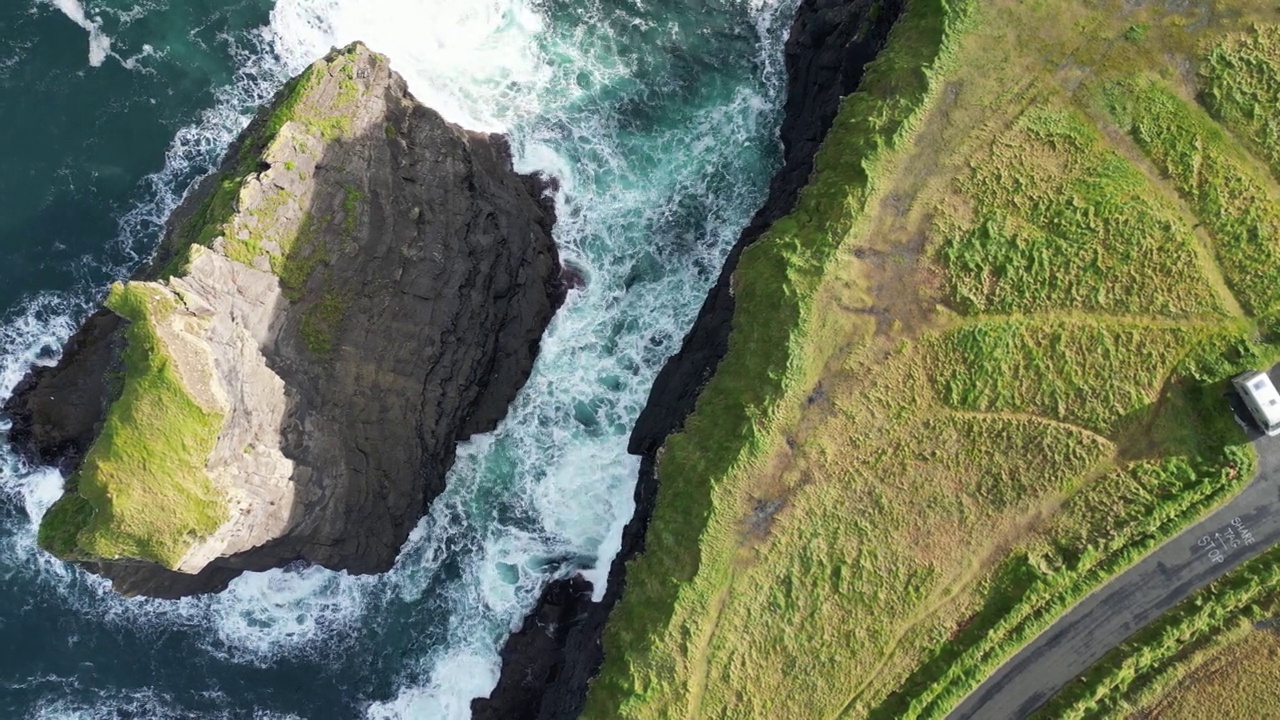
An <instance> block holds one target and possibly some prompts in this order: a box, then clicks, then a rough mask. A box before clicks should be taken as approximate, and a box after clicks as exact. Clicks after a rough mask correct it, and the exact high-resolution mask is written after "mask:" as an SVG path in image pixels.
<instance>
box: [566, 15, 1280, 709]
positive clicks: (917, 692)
mask: <svg viewBox="0 0 1280 720" xmlns="http://www.w3.org/2000/svg"><path fill="white" fill-rule="evenodd" d="M1229 5H1231V7H1230V10H1229V11H1223V12H1220V13H1214V14H1212V15H1211V16H1210V17H1209V18H1208V19H1207V20H1206V19H1203V18H1200V16H1199V15H1197V13H1198V12H1199V9H1198V8H1197V7H1186V8H1181V9H1177V8H1175V9H1170V8H1168V7H1164V6H1161V7H1154V6H1139V7H1137V8H1134V7H1132V6H1130V5H1122V4H1121V3H1114V4H1112V3H1103V4H1102V5H1100V6H1082V5H1080V4H1068V3H1061V2H1053V1H1050V0H1045V1H1044V2H1037V3H1017V2H1012V0H1010V1H1008V2H996V1H989V2H977V1H975V2H972V3H969V2H960V3H952V2H944V1H942V0H915V1H913V2H910V3H909V4H908V9H907V13H906V15H905V16H904V17H903V19H902V20H901V21H899V24H898V25H897V27H895V29H894V32H893V34H892V35H891V38H890V45H889V48H888V49H887V50H886V51H885V53H884V54H882V56H881V57H880V58H879V59H878V60H877V61H876V62H875V63H874V64H873V65H872V66H871V68H870V69H869V72H868V74H867V76H866V78H865V80H864V82H863V85H862V86H861V87H860V89H859V91H858V92H857V93H855V94H854V95H852V96H851V97H850V98H849V99H848V100H846V102H845V104H844V106H843V108H842V110H841V113H840V116H839V118H838V119H837V121H836V123H835V126H834V128H833V130H832V132H831V135H830V136H829V137H828V139H827V141H826V142H825V144H824V146H823V149H822V151H821V153H820V154H819V157H818V162H817V171H816V173H815V176H814V178H813V180H812V184H811V186H810V187H809V188H808V189H807V191H806V192H805V194H804V195H803V196H802V199H801V203H800V205H799V207H798V208H797V210H796V212H795V213H793V214H792V215H791V216H790V217H788V218H786V219H784V220H783V221H780V222H779V223H777V224H776V225H775V226H774V227H773V228H772V229H771V230H770V232H769V233H768V234H767V235H766V236H765V238H763V239H762V240H761V241H759V242H758V243H757V244H756V245H754V246H752V247H751V248H749V249H748V250H747V251H746V252H745V253H744V254H743V256H742V262H741V264H740V266H739V268H738V270H737V272H736V274H735V278H734V292H735V301H736V312H735V316H734V323H733V330H732V334H731V336H730V341H729V353H728V355H727V356H726V357H725V359H724V361H723V362H722V363H721V365H720V366H719V368H718V369H717V371H716V373H715V375H714V377H713V378H712V380H711V381H710V382H709V384H708V385H707V387H706V388H705V390H704V391H703V393H702V395H701V396H700V398H699V401H698V404H697V408H696V410H695V412H694V414H693V415H692V416H691V417H690V418H689V420H688V422H687V424H686V426H685V428H684V430H683V432H681V433H679V434H677V435H674V436H672V437H671V438H669V440H668V442H667V443H666V445H665V447H664V448H663V449H662V451H661V452H660V454H659V458H658V476H659V481H660V484H659V494H658V500H657V505H656V508H655V514H654V519H653V522H652V524H651V525H650V528H649V534H648V536H647V541H646V552H645V553H644V554H643V555H642V556H640V557H639V558H637V559H636V560H634V561H632V562H631V564H630V565H629V568H628V577H627V588H626V591H625V593H624V596H623V599H622V601H621V602H620V604H619V605H618V607H617V609H615V611H614V615H613V616H612V617H611V618H610V622H609V626H608V628H607V630H606V636H605V664H604V667H603V668H602V670H601V673H600V675H599V676H598V677H597V678H596V679H595V681H594V682H593V685H592V689H591V693H590V695H589V697H588V705H587V713H586V717H590V718H602V719H603V718H655V719H656V718H702V717H708V718H779V717H787V718H790V717H796V718H801V717H804V718H809V717H849V718H857V717H874V718H884V719H885V720H890V719H892V720H898V719H899V718H939V717H943V716H944V715H945V714H946V713H947V711H948V710H950V709H951V708H952V707H954V705H955V704H956V703H957V702H958V701H959V700H960V699H961V698H963V696H964V695H965V694H966V693H967V692H968V691H969V690H970V689H971V688H973V687H975V686H976V685H977V684H978V683H979V682H981V680H982V679H983V678H984V677H985V676H986V675H987V674H988V673H989V672H990V671H991V670H993V669H994V668H995V667H997V666H998V665H999V664H1000V663H1001V662H1003V660H1004V659H1006V658H1007V657H1009V656H1010V655H1012V654H1013V653H1014V652H1016V651H1017V650H1018V648H1020V647H1021V646H1022V645H1023V644H1025V643H1026V642H1028V641H1029V640H1030V639H1032V638H1033V637H1035V635H1036V634H1037V633H1039V632H1040V631H1041V630H1043V629H1044V628H1045V627H1047V626H1048V625H1049V624H1050V623H1051V622H1052V621H1053V620H1054V619H1055V618H1056V617H1057V616H1058V615H1060V614H1061V613H1062V612H1063V611H1064V610H1065V609H1067V608H1068V607H1070V605H1072V604H1073V603H1074V602H1076V601H1077V600H1078V599H1080V598H1081V597H1083V596H1084V595H1085V594H1087V593H1088V592H1090V591H1091V590H1092V589H1093V588H1095V587H1097V586H1098V585H1099V584H1100V583H1102V582H1105V580H1106V579H1107V578H1109V577H1111V576H1112V575H1114V574H1115V573H1117V572H1119V571H1121V570H1123V569H1124V568H1125V567H1127V566H1128V565H1130V564H1132V563H1133V562H1134V561H1135V560H1137V559H1138V558H1140V557H1142V555H1143V554H1145V553H1146V552H1148V551H1150V550H1151V549H1152V548H1154V547H1155V546H1157V545H1158V544H1159V543H1160V542H1162V541H1163V540H1165V539H1167V538H1168V537H1170V536H1171V535H1173V534H1175V533H1176V532H1178V531H1179V530H1180V529H1181V528H1182V527H1185V526H1186V525H1187V524H1188V523H1190V522H1192V521H1193V520H1195V519H1196V518H1198V517H1199V516H1201V515H1203V514H1204V513H1205V512H1206V511H1208V510H1210V509H1211V508H1213V507H1214V506H1216V505H1217V504H1220V503H1221V502H1222V501H1224V500H1225V499H1227V498H1228V497H1230V496H1231V495H1232V494H1234V493H1235V492H1236V491H1237V490H1238V489H1239V488H1240V487H1242V485H1243V484H1244V483H1245V482H1246V481H1247V480H1248V479H1250V477H1251V476H1252V474H1253V472H1254V466H1255V458H1254V455H1253V452H1252V449H1251V448H1250V447H1249V446H1248V444H1247V442H1246V439H1245V437H1244V435H1243V433H1241V432H1240V431H1239V429H1238V427H1237V426H1236V425H1235V423H1234V420H1233V419H1232V417H1231V415H1230V412H1229V410H1228V409H1227V407H1226V405H1225V403H1224V402H1223V400H1222V393H1223V392H1225V390H1226V381H1227V379H1228V378H1229V377H1231V375H1233V374H1234V373H1236V372H1239V371H1240V370H1243V369H1245V368H1247V367H1256V366H1263V365H1266V364H1269V363H1271V362H1274V360H1275V359H1276V358H1277V357H1280V347H1277V345H1275V344H1273V342H1272V333H1271V329H1272V325H1273V321H1272V318H1273V317H1275V315H1274V313H1275V311H1276V309H1277V299H1280V282H1271V281H1270V279H1269V277H1268V268H1269V267H1276V264H1274V263H1272V262H1271V257H1272V255H1273V253H1275V252H1280V238H1274V237H1273V236H1272V235H1271V234H1270V233H1271V229H1270V228H1271V227H1272V223H1273V222H1274V219H1273V213H1274V210H1273V208H1274V207H1276V205H1275V204H1274V203H1273V202H1271V198H1272V193H1273V186H1274V184H1275V183H1274V181H1273V180H1272V179H1271V178H1270V176H1269V173H1268V171H1267V161H1266V158H1265V156H1264V157H1262V159H1259V157H1260V156H1259V155H1258V154H1257V153H1258V152H1259V150H1258V149H1259V148H1262V147H1264V146H1265V142H1267V137H1268V136H1267V135H1266V133H1267V132H1269V131H1268V130H1267V129H1266V128H1268V127H1269V126H1267V125H1265V124H1263V125H1262V129H1261V130H1257V131H1256V132H1255V133H1254V134H1256V135H1257V138H1256V139H1255V138H1253V137H1252V136H1250V137H1249V138H1247V139H1241V140H1237V139H1236V136H1235V135H1232V134H1231V130H1228V129H1224V125H1220V124H1219V119H1215V117H1214V116H1212V115H1211V114H1210V113H1209V112H1207V111H1206V110H1205V109H1204V108H1203V107H1201V106H1200V105H1198V103H1197V102H1196V101H1195V100H1193V99H1192V98H1194V97H1195V94H1196V92H1197V91H1198V87H1197V86H1194V85H1191V84H1189V83H1194V82H1197V81H1199V80H1197V78H1201V79H1202V78H1203V77H1204V75H1203V74H1204V73H1208V72H1211V71H1210V70H1207V69H1205V68H1208V67H1209V66H1210V64H1211V63H1210V61H1209V60H1205V58H1209V57H1211V56H1212V53H1214V52H1220V49H1215V48H1221V47H1223V46H1224V45H1223V43H1228V44H1229V43H1230V42H1238V40H1237V41H1232V40H1230V39H1231V38H1240V37H1247V36H1248V33H1251V32H1252V33H1260V34H1265V33H1266V32H1267V31H1265V30H1259V29H1254V23H1255V22H1257V21H1258V20H1259V19H1260V18H1265V17H1270V15H1271V14H1273V13H1274V10H1273V9H1272V8H1270V7H1263V6H1254V5H1250V4H1248V3H1229ZM1135 28H1138V30H1135ZM1242 34H1243V35H1242ZM1231 47H1234V46H1231ZM1250 47H1252V46H1250ZM1251 51H1252V50H1251ZM1202 60H1203V63H1204V64H1203V66H1202V67H1200V74H1198V73H1197V66H1198V64H1199V63H1201V61H1202ZM1214 62H1217V61H1214ZM1253 66H1254V65H1250V67H1253ZM922 69H923V70H922ZM1227 72H1228V74H1229V73H1230V71H1227ZM1268 72H1269V71H1268ZM1263 75H1265V73H1263ZM1260 77H1261V76H1260ZM1269 82H1270V80H1268V79H1266V78H1262V79H1255V80H1254V81H1252V84H1251V85H1250V87H1253V88H1258V89H1257V90H1256V93H1257V97H1259V98H1262V99H1263V100H1265V98H1267V97H1270V96H1268V95H1267V94H1266V93H1267V92H1269V90H1267V88H1269V87H1271V86H1270V85H1269V84H1268V83H1269ZM1238 94H1239V93H1236V92H1234V91H1233V92H1230V93H1227V95H1229V96H1230V97H1231V98H1236V97H1237V96H1238ZM1233 101H1234V100H1233ZM1261 101H1262V100H1260V101H1259V102H1261ZM1206 102H1207V101H1206ZM1210 110H1211V111H1212V108H1210ZM1244 117H1248V118H1252V117H1254V115H1250V114H1248V113H1245V115H1244ZM1221 122H1222V123H1224V124H1225V123H1226V122H1227V121H1226V120H1221ZM1237 126H1238V127H1239V128H1244V127H1245V125H1244V123H1243V122H1242V121H1236V123H1235V125H1233V126H1232V128H1233V129H1235V130H1234V131H1235V132H1241V130H1240V129H1236V128H1237ZM1241 135H1242V137H1243V133H1241ZM1273 240H1274V241H1273Z"/></svg>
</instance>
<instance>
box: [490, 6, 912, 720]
mask: <svg viewBox="0 0 1280 720" xmlns="http://www.w3.org/2000/svg"><path fill="white" fill-rule="evenodd" d="M903 6H904V3H903V2H902V0H883V1H877V0H803V2H802V3H801V4H800V6H799V8H798V9H797V11H796V17H795V19H794V21H793V24H792V27H791V35H790V37H789V38H788V41H787V46H786V64H787V72H788V89H787V99H786V105H785V118H784V120H783V123H782V130H781V137H782V142H783V146H784V165H783V167H782V169H781V170H779V171H778V173H777V174H776V175H775V176H774V178H773V181H772V183H771V185H770V190H769V196H768V198H767V199H766V201H765V204H764V206H762V207H761V208H760V210H759V211H758V212H757V213H756V215H755V217H754V218H753V219H752V221H751V223H750V224H749V225H748V227H747V228H746V229H745V230H743V232H742V235H741V236H740V237H739V239H738V241H737V243H736V244H735V245H734V247H733V249H732V250H731V251H730V253H729V256H728V258H727V260H726V261H725V265H724V268H723V269H722V271H721V274H720V277H719V279H718V281H717V282H716V285H715V286H714V287H713V288H712V289H711V291H710V293H709V294H708V296H707V299H706V301H705V302H704V303H703V306H702V309H701V310H700V311H699V313H698V317H697V319H696V320H695V321H694V325H693V328H692V329H691V330H690V331H689V334H688V335H687V336H686V337H685V340H684V344H683V346H682V347H681V349H680V351H679V352H678V353H677V354H676V355H675V356H674V357H672V358H671V360H670V361H668V363H667V364H666V365H665V366H664V367H663V369H662V372H661V373H660V374H659V375H658V378H657V380H656V381H655V383H654V386H653V389H652V390H651V391H650V394H649V400H648V403H647V404H646V406H645V409H644V411H643V412H642V413H641V415H640V418H639V420H638V421H637V423H636V427H635V429H634V430H633V432H632V435H631V442H630V447H629V450H630V452H632V453H633V454H637V455H641V456H642V460H641V467H640V477H639V479H638V482H637V484H636V491H635V499H636V514H635V516H634V517H633V518H632V519H631V521H630V522H629V523H628V524H627V526H626V528H625V530H624V531H623V536H622V550H621V552H620V553H619V554H618V556H617V558H615V560H614V562H613V565H612V567H611V568H610V572H609V587H608V590H607V592H606V593H605V596H604V598H603V600H602V601H601V602H599V603H593V602H591V596H590V586H589V584H587V583H585V582H584V581H582V580H581V579H580V578H570V579H568V580H562V581H558V582H554V583H552V584H551V585H549V586H548V588H547V589H546V591H545V592H544V593H543V596H542V598H541V600H540V602H539V605H538V607H537V608H536V609H535V611H534V613H533V614H531V615H530V616H529V618H527V619H526V622H525V624H524V626H523V627H522V628H521V630H520V631H519V632H517V633H516V634H514V635H513V636H512V637H511V639H510V640H509V641H508V643H507V645H506V647H505V648H504V649H503V653H502V656H503V666H502V675H501V678H500V680H499V682H498V686H497V687H496V688H495V689H494V691H493V693H492V694H491V696H490V697H489V698H484V699H477V700H475V701H474V702H473V703H472V706H471V707H472V714H473V717H474V718H476V719H477V720H488V719H489V718H492V719H494V720H497V719H498V718H517V719H521V720H523V719H525V718H528V719H530V720H533V719H538V720H550V719H552V718H555V719H559V718H574V717H577V716H578V715H579V714H580V713H581V711H582V707H583V704H584V702H585V698H586V693H587V687H588V684H589V682H590V680H591V678H592V677H593V676H594V675H595V673H596V672H597V671H598V670H599V667H600V663H601V662H602V658H603V650H602V647H601V638H602V636H603V633H604V626H605V622H606V621H607V620H608V616H609V612H610V611H611V610H612V609H613V606H614V605H615V604H616V603H617V601H618V599H619V598H620V597H621V596H622V593H623V592H624V589H625V580H626V577H625V576H626V562H627V561H628V560H630V559H631V558H634V557H635V556H637V555H638V554H640V553H641V552H643V550H644V534H645V530H646V528H647V526H648V524H649V519H650V518H651V516H652V513H653V503H654V499H655V496H656V493H657V492H658V482H657V478H656V476H655V474H654V463H655V458H656V455H657V452H658V450H659V449H660V448H661V447H662V445H663V443H664V442H665V441H666V438H667V437H668V436H670V435H671V434H673V433H675V432H678V431H679V430H680V429H681V427H683V425H684V421H685V419H686V418H687V417H688V416H689V414H690V413H691V412H692V411H693V407H694V403H695V402H696V401H697V398H698V393H699V392H700V391H701V389H702V388H703V387H704V386H705V385H706V383H707V381H708V380H709V379H710V378H711V376H712V374H714V372H715V369H716V366H717V365H718V364H719V362H720V360H721V359H722V358H723V357H724V354H725V352H726V351H727V349H728V339H729V330H730V323H731V322H732V319H733V308H734V304H733V294H732V292H731V290H730V282H731V279H732V276H733V272H734V270H735V269H736V268H737V264H738V258H739V257H740V256H741V254H742V251H743V250H744V249H745V248H746V247H747V246H749V245H750V244H751V243H753V242H755V241H756V240H757V239H759V238H760V236H761V235H762V234H763V233H764V232H765V231H766V230H767V229H768V228H769V226H770V225H772V224H773V223H774V222H776V221H777V220H779V219H781V218H782V217H784V216H786V215H787V214H788V213H790V212H791V210H792V209H794V207H795V205H796V201H797V199H798V198H799V195H800V192H801V190H803V189H804V186H805V185H806V183H807V182H808V179H809V176H810V174H811V173H812V171H813V162H814V156H815V155H816V153H817V151H818V147H819V146H820V145H821V144H822V140H823V139H824V138H825V137H826V134H827V131H828V130H829V129H830V128H831V124H832V122H833V121H834V120H835V116H836V113H837V112H838V110H839V108H840V102H841V100H842V99H843V98H844V97H845V96H846V95H848V94H849V93H851V92H853V91H854V90H856V89H857V86H858V83H859V82H860V81H861V79H862V73H863V68H864V66H865V65H866V64H867V63H868V62H870V61H871V60H873V59H875V57H876V55H877V54H879V52H880V50H881V49H882V48H883V47H884V44H885V41H886V40H887V38H888V34H889V30H890V28H892V26H893V23H894V22H895V21H896V20H897V18H898V17H899V15H901V13H902V10H903Z"/></svg>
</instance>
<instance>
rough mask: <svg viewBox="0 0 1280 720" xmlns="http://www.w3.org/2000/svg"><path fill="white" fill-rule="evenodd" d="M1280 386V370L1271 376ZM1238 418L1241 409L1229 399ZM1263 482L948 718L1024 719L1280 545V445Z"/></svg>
mask: <svg viewBox="0 0 1280 720" xmlns="http://www.w3.org/2000/svg"><path fill="white" fill-rule="evenodd" d="M1270 374H1271V376H1272V378H1273V379H1280V365H1277V366H1276V367H1273V368H1272V369H1271V371H1270ZM1228 403H1230V405H1231V408H1232V410H1234V411H1235V412H1236V415H1237V417H1238V418H1239V417H1245V416H1246V415H1245V411H1244V408H1243V406H1242V403H1239V401H1238V400H1237V399H1236V398H1235V397H1234V395H1233V396H1231V397H1230V398H1224V400H1223V405H1224V407H1223V411H1224V412H1226V411H1227V410H1226V405H1227V404H1228ZM1257 435H1258V434H1257V433H1256V432H1251V437H1253V438H1254V439H1255V447H1256V448H1257V451H1258V475H1257V477H1256V478H1254V480H1253V482H1251V483H1250V484H1249V486H1248V487H1246V488H1245V489H1244V491H1243V492H1241V493H1240V494H1239V495H1237V496H1236V497H1235V498H1234V499H1232V500H1230V501H1229V502H1227V503H1226V504H1225V505H1223V506H1222V507H1220V508H1218V509H1217V510H1215V511H1213V512H1212V513H1210V514H1209V515H1208V516H1206V517H1205V518H1204V519H1202V520H1201V521H1200V522H1198V523H1196V524H1195V525H1192V526H1191V527H1189V528H1187V529H1186V530H1184V531H1183V532H1182V533H1180V534H1179V535H1177V536H1176V537H1174V538H1173V539H1171V540H1169V541H1168V542H1166V543H1165V544H1164V545H1161V546H1160V547H1158V548H1156V550H1154V551H1153V552H1152V553H1151V554H1150V555H1148V556H1147V557H1145V558H1143V559H1142V560H1140V561H1139V562H1138V563H1137V564H1136V565H1134V566H1132V567H1130V568H1129V569H1128V570H1126V571H1125V572H1123V573H1121V574H1120V575H1117V576H1116V577H1114V578H1112V579H1111V581H1110V582H1108V583H1106V584H1105V585H1103V586H1102V587H1100V588H1098V589H1097V590H1096V591H1094V592H1093V593H1092V594H1090V595H1089V596H1088V597H1086V598H1085V599H1084V600H1082V601H1081V602H1080V603H1079V604H1078V605H1076V606H1075V607H1074V608H1073V609H1072V610H1071V611H1070V612H1068V613H1066V614H1065V615H1063V616H1062V617H1060V618H1059V619H1058V620H1057V622H1055V623H1054V624H1053V625H1051V626H1050V627H1049V628H1048V629H1047V630H1046V631H1045V632H1043V633H1041V634H1040V635H1039V636H1038V637H1037V638H1036V639H1035V640H1032V641H1031V643H1029V644H1028V645H1027V646H1026V647H1024V648H1022V650H1020V651H1019V652H1018V653H1017V654H1016V655H1014V656H1013V657H1012V658H1011V659H1010V660H1009V661H1007V662H1006V663H1005V664H1004V665H1002V666H1001V667H1000V668H999V669H998V670H996V671H995V672H994V673H993V674H992V675H991V676H990V677H988V678H987V680H986V681H985V682H983V683H982V684H981V685H980V686H978V688H977V689H976V690H974V691H973V692H972V693H970V694H969V695H968V696H967V697H965V699H964V700H963V701H962V702H961V703H960V705H959V706H957V707H956V708H955V709H954V710H953V711H952V712H951V713H950V715H948V718H951V719H952V720H1021V719H1022V718H1026V717H1028V716H1029V715H1030V714H1031V713H1033V712H1035V710H1036V709H1037V708H1039V707H1040V706H1041V705H1043V704H1044V703H1045V702H1047V701H1048V700H1049V699H1050V698H1051V697H1053V695H1054V694H1055V693H1056V692H1058V690H1060V689H1062V688H1063V687H1064V686H1065V685H1066V684H1067V683H1069V682H1071V681H1072V680H1073V679H1075V678H1076V677H1077V676H1079V675H1080V674H1081V673H1083V672H1084V671H1085V670H1087V669H1088V668H1089V666H1091V665H1092V664H1093V663H1095V662H1097V661H1098V660H1099V659H1101V658H1102V656H1103V655H1105V654H1106V653H1107V652H1108V651H1110V650H1111V649H1113V648H1115V647H1116V646H1117V645H1119V644H1120V643H1122V642H1124V640H1125V639H1127V638H1128V637H1130V636H1131V635H1133V634H1134V633H1135V632H1137V631H1138V630H1140V629H1142V628H1143V627H1144V626H1145V625H1146V624H1147V623H1149V622H1151V621H1153V620H1155V619H1156V618H1158V617H1160V615H1161V614H1163V613H1164V612H1166V611H1167V610H1169V609H1170V608H1172V607H1173V606H1174V605H1176V604H1177V603H1178V602H1180V601H1181V600H1183V599H1185V598H1186V597H1188V596H1189V595H1191V594H1192V593H1194V592H1195V591H1196V590H1199V589H1200V588H1202V587H1204V586H1205V585H1207V584H1208V583H1210V582H1212V581H1213V580H1216V579H1217V578H1219V577H1221V576H1222V575H1223V574H1224V573H1226V572H1227V571H1229V570H1231V569H1232V568H1234V567H1236V566H1238V565H1239V564H1240V563H1242V562H1244V561H1245V560H1248V559H1249V558H1252V557H1255V556H1257V555H1258V554H1259V553H1261V552H1262V551H1264V550H1266V549H1267V548H1269V547H1271V546H1272V545H1275V544H1276V543H1277V542H1280V438H1268V437H1261V438H1259V437H1258V436H1257Z"/></svg>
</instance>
